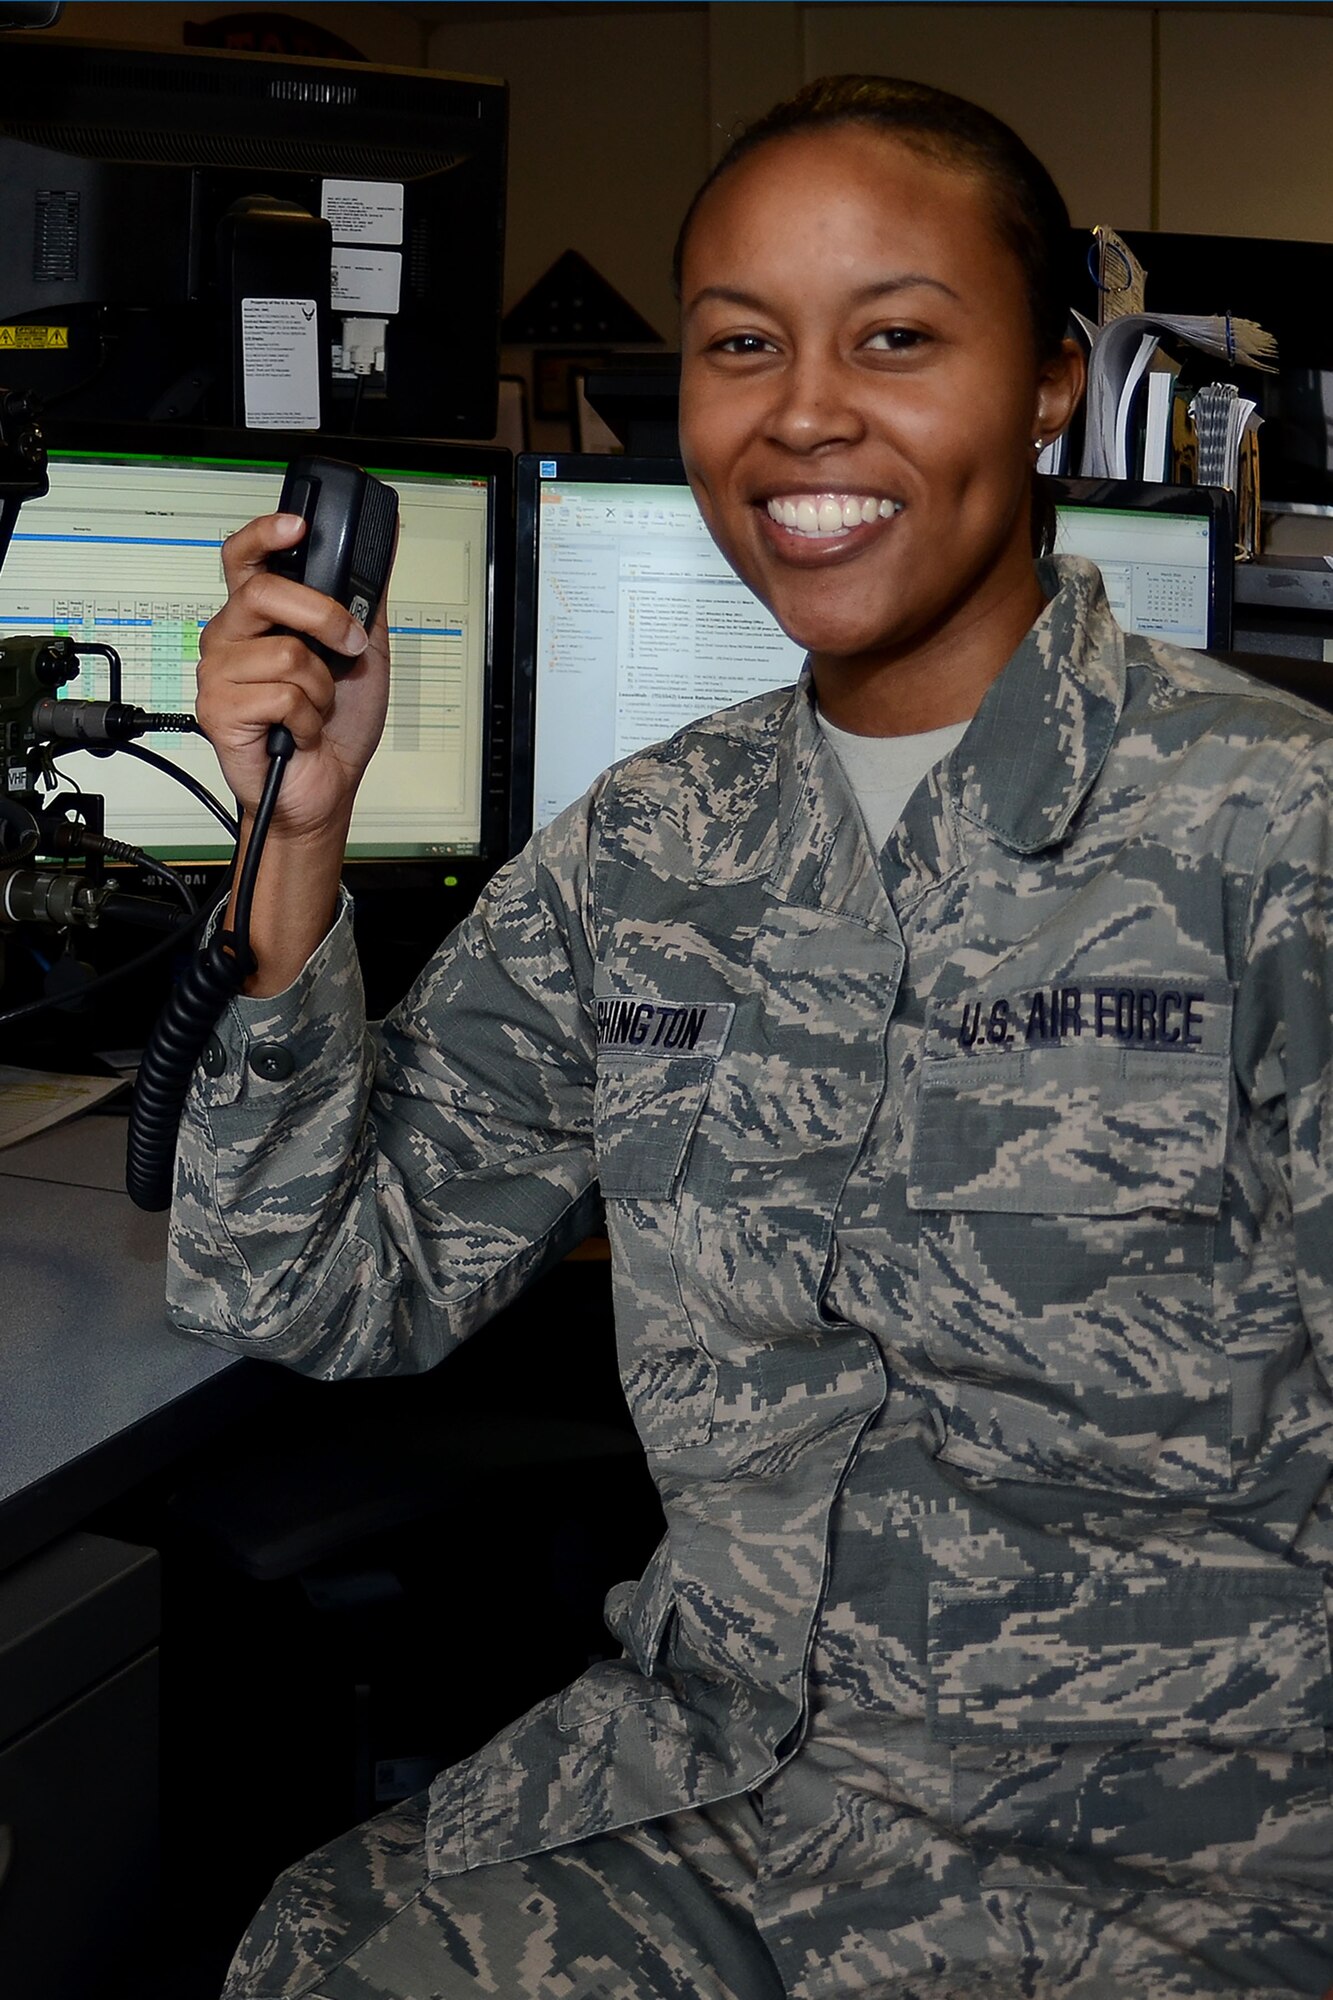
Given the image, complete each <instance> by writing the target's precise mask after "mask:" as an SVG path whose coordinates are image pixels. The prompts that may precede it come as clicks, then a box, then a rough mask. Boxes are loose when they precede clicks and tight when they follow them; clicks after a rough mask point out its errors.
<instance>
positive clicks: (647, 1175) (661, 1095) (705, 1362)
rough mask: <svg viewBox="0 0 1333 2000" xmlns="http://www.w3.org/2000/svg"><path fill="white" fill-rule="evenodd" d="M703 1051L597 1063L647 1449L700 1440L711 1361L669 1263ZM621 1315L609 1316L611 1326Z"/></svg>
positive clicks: (610, 1198) (638, 1411)
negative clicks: (623, 1234) (629, 1265)
mask: <svg viewBox="0 0 1333 2000" xmlns="http://www.w3.org/2000/svg"><path fill="white" fill-rule="evenodd" d="M713 1068H714V1065H713V1061H712V1059H711V1058H710V1057H705V1056H643V1057H638V1058H633V1057H630V1058H622V1059H620V1060H618V1061H614V1062H612V1061H607V1062H605V1063H604V1064H603V1065H602V1066H601V1067H599V1069H598V1073H597V1089H596V1096H595V1099H594V1105H593V1121H594V1133H595V1143H596V1150H597V1170H598V1175H599V1177H600V1180H601V1186H602V1199H603V1201H604V1202H605V1204H606V1208H607V1214H608V1222H609V1226H610V1227H611V1229H612V1233H613V1236H614V1234H615V1232H616V1229H617V1227H618V1226H623V1227H624V1228H625V1229H627V1230H632V1231H633V1234H634V1249H635V1259H634V1263H635V1268H634V1271H633V1273H632V1275H631V1276H630V1277H629V1278H627V1280H626V1282H631V1283H632V1284H633V1287H634V1300H633V1315H632V1317H633V1333H632V1337H631V1338H628V1339H627V1338H626V1337H625V1331H624V1328H623V1327H622V1328H621V1340H622V1345H621V1351H620V1361H621V1381H622V1384H623V1386H624V1390H625V1396H626V1399H627V1401H628V1403H629V1406H630V1411H631V1414H632V1415H633V1417H634V1422H635V1425H636V1427H637V1429H638V1432H639V1435H640V1437H641V1438H642V1439H643V1442H644V1445H645V1447H646V1448H647V1449H648V1450H649V1451H653V1452H672V1451H679V1450H683V1449H684V1448H686V1447H687V1446H690V1445H698V1444H705V1443H707V1441H708V1439H709V1437H710V1436H711V1434H712V1428H713V1409H714V1405H715V1403H716V1401H717V1367H716V1364H715V1362H714V1361H713V1359H712V1357H711V1356H710V1355H709V1354H706V1353H705V1352H704V1349H703V1348H702V1347H701V1346H700V1345H699V1343H698V1341H697V1340H696V1339H695V1337H694V1334H693V1332H692V1330H691V1327H690V1321H689V1316H688V1314H687V1313H686V1311H685V1307H684V1305H683V1304H682V1302H681V1298H680V1291H679V1287H678V1284H677V1280H676V1275H675V1271H674V1269H673V1267H672V1262H671V1241H672V1234H673V1230H674V1225H675V1199H676V1195H677V1193H678V1191H679V1187H680V1182H681V1177H682V1175H683V1173H684V1170H685V1165H686V1161H687V1159H688V1156H689V1150H690V1141H691V1140H692V1139H693V1137H694V1131H695V1127H696V1126H697V1124H698V1122H699V1114H700V1112H701V1111H702V1109H703V1106H704V1100H705V1098H706V1097H707V1095H708V1089H709V1085H710V1083H711V1081H712V1077H713ZM621 1317H622V1316H621V1315H619V1314H618V1315H617V1320H618V1323H619V1322H620V1320H621Z"/></svg>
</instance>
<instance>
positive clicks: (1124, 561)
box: [1045, 479, 1235, 650]
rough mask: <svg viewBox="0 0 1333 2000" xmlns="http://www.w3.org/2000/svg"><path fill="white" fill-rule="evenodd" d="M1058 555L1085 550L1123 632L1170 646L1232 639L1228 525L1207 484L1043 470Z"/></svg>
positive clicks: (1228, 511) (1223, 498) (1219, 495)
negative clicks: (1065, 475)
mask: <svg viewBox="0 0 1333 2000" xmlns="http://www.w3.org/2000/svg"><path fill="white" fill-rule="evenodd" d="M1045 483H1046V486H1047V487H1048V489H1049V490H1050V492H1051V496H1052V498H1053V499H1054V501H1055V510H1056V535H1055V552H1056V554H1057V555H1076V556H1087V557H1088V558H1089V559H1090V560H1091V561H1092V562H1095V563H1096V565H1097V567H1098V568H1099V569H1100V571H1101V573H1102V580H1103V582H1104V583H1105V585H1106V595H1107V598H1108V599H1109V601H1110V605H1111V609H1112V611H1113V612H1114V613H1115V615H1116V617H1117V619H1118V620H1119V621H1120V623H1121V624H1122V625H1123V626H1124V628H1125V630H1126V631H1127V632H1140V633H1142V634H1143V635H1144V637H1146V638H1149V639H1164V640H1166V641H1167V642H1168V643H1169V644H1171V645H1173V646H1193V647H1195V648H1196V649H1199V650H1202V649H1204V648H1206V647H1218V646H1229V645H1230V644H1231V599H1232V580H1233V576H1234V571H1235V526H1234V522H1233V518H1232V504H1231V496H1230V494H1228V493H1225V492H1223V491H1222V490H1221V489H1220V488H1218V487H1211V486H1153V485H1147V484H1144V483H1143V482H1142V481H1140V480H1132V479H1049V480H1047V481H1046V482H1045Z"/></svg>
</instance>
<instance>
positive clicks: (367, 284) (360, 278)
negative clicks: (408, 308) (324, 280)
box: [330, 250, 403, 317]
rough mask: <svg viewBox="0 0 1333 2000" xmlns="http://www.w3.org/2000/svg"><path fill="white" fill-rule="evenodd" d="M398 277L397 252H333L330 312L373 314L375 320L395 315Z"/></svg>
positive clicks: (400, 265) (400, 263) (400, 260)
mask: <svg viewBox="0 0 1333 2000" xmlns="http://www.w3.org/2000/svg"><path fill="white" fill-rule="evenodd" d="M402 277H403V258H402V252H401V251H399V250H335V251H334V253H333V280H332V286H331V293H330V296H331V298H332V302H333V310H334V311H335V312H345V313H374V314H375V315H376V316H377V317H383V316H385V315H387V314H389V313H396V312H397V310H398V293H399V289H400V287H401V284H402Z"/></svg>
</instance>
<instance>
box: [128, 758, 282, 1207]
mask: <svg viewBox="0 0 1333 2000" xmlns="http://www.w3.org/2000/svg"><path fill="white" fill-rule="evenodd" d="M295 749H296V745H295V743H294V742H293V741H292V736H291V731H290V730H288V729H286V728H284V727H283V725H282V724H281V723H275V724H274V726H273V727H272V728H271V729H270V730H269V733H268V757H269V766H268V776H267V778H266V779H265V781H264V791H263V795H262V797H261V798H260V801H259V805H258V807H257V808H256V811H255V818H254V825H253V826H252V827H251V830H250V843H249V846H248V847H247V848H246V850H245V860H244V861H243V862H242V864H241V870H240V876H239V879H238V881H237V884H236V900H235V904H234V906H233V909H232V924H231V929H230V930H226V931H219V932H217V933H216V935H215V936H214V937H212V938H211V939H210V940H209V942H208V944H207V945H205V946H204V948H203V949H202V950H201V951H200V952H198V953H197V954H196V956H195V957H194V958H193V959H192V960H191V962H190V964H189V966H188V967H187V969H186V971H185V973H184V975H183V977H182V978H181V980H180V982H179V984H178V985H177V986H176V987H175V989H174V991H173V992H172V994H171V997H170V999H169V1000H168V1001H167V1004H166V1006H165V1007H164V1008H163V1009H162V1012H161V1013H160V1014H159V1016H158V1018H157V1021H156V1023H155V1024H154V1027H153V1032H152V1034H151V1035H150V1036H149V1038H148V1046H147V1047H146V1048H145V1050H144V1052H143V1060H142V1062H141V1063H140V1065H139V1074H138V1077H137V1078H136V1080H135V1085H134V1096H133V1099H132V1101H131V1104H130V1121H129V1136H128V1140H127V1143H126V1154H125V1186H126V1188H127V1190H128V1191H129V1196H130V1200H131V1201H132V1202H134V1203H135V1205H136V1206H137V1207H139V1208H144V1209H148V1210H150V1211H151V1212H153V1213H155V1214H156V1213H160V1212H161V1211H162V1210H163V1209H165V1208H169V1207H170V1206H171V1194H172V1184H173V1181H174V1179H175V1162H176V1134H177V1130H178V1128H179V1126H180V1117H181V1109H182V1107H183V1105H184V1103H185V1099H186V1095H187V1093H188V1091H189V1088H190V1079H191V1077H192V1076H193V1074H194V1068H195V1064H196V1063H197V1062H198V1060H199V1057H200V1055H201V1053H202V1051H203V1048H204V1044H205V1043H206V1042H207V1040H208V1037H209V1034H210V1032H211V1030H212V1027H213V1024H214V1022H215V1021H216V1020H217V1018H218V1016H219V1014H220V1013H221V1012H222V1010H223V1008H224V1007H225V1006H226V1005H227V1003H228V1001H229V1000H232V999H234V998H235V996H236V995H237V994H238V993H239V992H240V991H241V988H242V987H243V986H244V985H245V982H246V980H247V979H248V978H249V977H250V975H251V973H252V972H253V971H254V970H255V965H256V960H255V955H254V953H253V952H252V951H251V949H250V912H251V908H252V906H253V903H254V895H255V883H256V880H257V879H258V875H259V863H260V860H261V858H262V856H263V852H264V842H265V841H266V840H267V838H268V830H269V825H270V823H271V821H272V818H273V810H274V807H275V806H276V805H277V802H278V792H279V790H280V789H281V786H282V780H283V774H284V772H285V771H286V769H287V765H288V762H289V760H290V759H291V757H292V755H293V753H294V752H295Z"/></svg>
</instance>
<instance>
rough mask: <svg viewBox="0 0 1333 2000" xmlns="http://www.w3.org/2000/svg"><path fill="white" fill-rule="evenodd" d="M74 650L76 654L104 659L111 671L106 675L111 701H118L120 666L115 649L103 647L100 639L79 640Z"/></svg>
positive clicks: (118, 655) (118, 656)
mask: <svg viewBox="0 0 1333 2000" xmlns="http://www.w3.org/2000/svg"><path fill="white" fill-rule="evenodd" d="M74 650H75V652H76V653H101V654H102V655H103V656H104V657H105V659H106V661H107V663H108V665H109V667H110V670H111V671H110V672H109V674H108V675H107V686H108V688H109V689H110V692H111V699H112V701H119V700H120V688H121V665H120V654H119V653H118V652H117V651H116V649H115V647H114V646H104V645H103V644H102V642H101V640H100V639H80V640H78V641H77V642H76V644H75V647H74Z"/></svg>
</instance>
